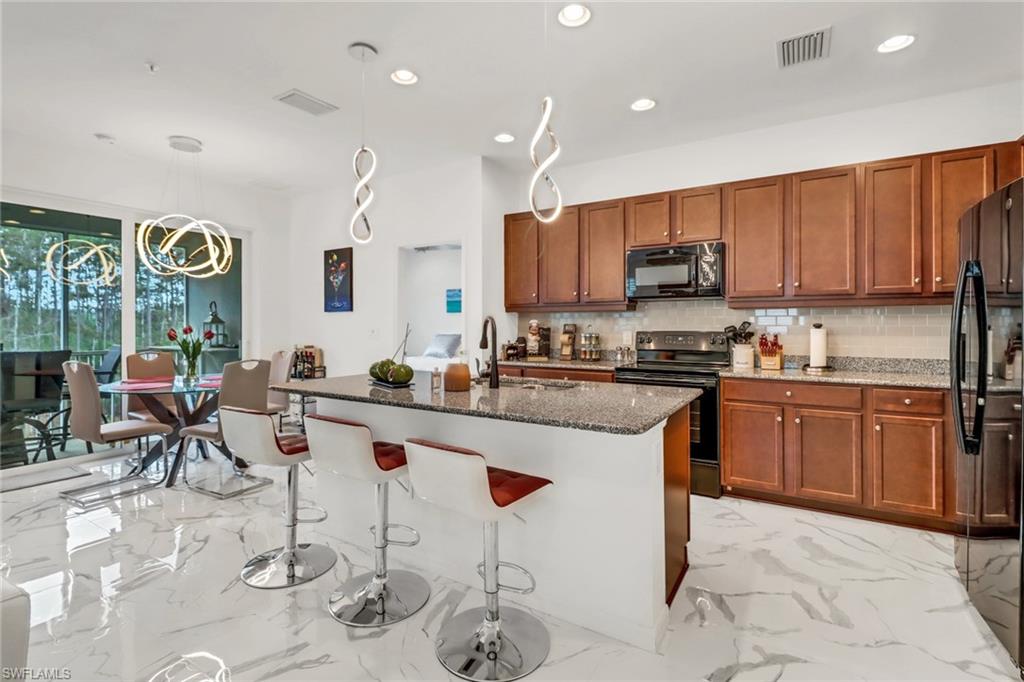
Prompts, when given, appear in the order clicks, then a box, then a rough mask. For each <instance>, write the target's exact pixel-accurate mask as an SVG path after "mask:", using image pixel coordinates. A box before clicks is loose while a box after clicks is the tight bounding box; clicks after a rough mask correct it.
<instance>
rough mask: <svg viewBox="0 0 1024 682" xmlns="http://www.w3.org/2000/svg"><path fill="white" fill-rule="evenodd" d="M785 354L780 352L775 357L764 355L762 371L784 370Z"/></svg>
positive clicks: (762, 357)
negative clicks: (783, 358)
mask: <svg viewBox="0 0 1024 682" xmlns="http://www.w3.org/2000/svg"><path fill="white" fill-rule="evenodd" d="M782 356H783V353H782V351H781V350H780V351H779V352H778V353H776V354H775V355H762V356H761V369H782V365H783V361H782Z"/></svg>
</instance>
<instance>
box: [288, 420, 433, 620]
mask: <svg viewBox="0 0 1024 682" xmlns="http://www.w3.org/2000/svg"><path fill="white" fill-rule="evenodd" d="M305 425H306V438H308V439H309V451H310V453H311V454H312V455H313V459H314V460H316V463H317V471H318V472H320V473H321V474H323V473H324V472H329V473H331V474H335V475H337V476H345V477H348V478H354V479H356V480H360V481H367V482H369V483H373V484H374V486H375V488H374V499H375V502H376V523H375V524H374V525H373V526H372V527H371V528H370V532H371V533H373V548H374V556H373V564H374V568H373V571H372V572H371V573H363V574H362V575H357V576H355V577H353V578H351V579H350V580H348V581H346V582H345V584H343V585H342V586H340V587H339V588H338V589H337V590H335V591H334V593H333V594H332V595H331V598H330V600H329V601H328V603H327V610H328V611H329V612H330V614H331V616H333V617H334V619H335V620H337V621H339V622H341V623H344V624H346V625H352V626H355V627H377V626H381V625H390V624H391V623H397V622H398V621H400V620H404V619H405V618H408V617H409V616H411V615H412V614H414V613H416V612H417V611H419V610H420V608H422V607H423V605H424V604H426V603H427V599H429V598H430V585H428V584H427V581H426V580H424V579H423V577H422V576H419V575H417V574H416V573H413V572H412V571H404V570H400V569H393V570H389V569H388V545H397V546H399V547H413V546H415V545H417V544H419V542H420V536H419V533H417V532H416V531H415V530H413V529H412V528H410V527H409V526H405V525H402V524H398V523H389V522H388V483H389V482H390V481H393V480H394V479H396V478H398V477H399V476H401V475H402V474H404V473H405V472H406V471H408V466H407V465H406V460H405V448H403V447H402V446H401V445H400V444H398V443H386V442H384V441H374V440H373V434H372V433H371V431H370V427H368V426H367V425H365V424H360V423H358V422H352V421H348V420H345V419H339V418H337V417H327V416H323V415H307V416H306V419H305ZM393 528H401V529H403V530H406V531H408V532H410V533H411V534H412V536H413V539H412V540H394V539H392V538H391V537H390V531H391V529H393Z"/></svg>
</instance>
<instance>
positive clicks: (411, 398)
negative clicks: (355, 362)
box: [271, 372, 701, 435]
mask: <svg viewBox="0 0 1024 682" xmlns="http://www.w3.org/2000/svg"><path fill="white" fill-rule="evenodd" d="M414 382H415V383H414V385H413V386H412V387H411V388H404V389H387V388H380V387H377V386H374V385H372V384H371V383H370V377H369V375H367V374H358V375H355V376H346V377H329V378H326V379H307V380H305V381H302V382H293V383H288V384H282V385H276V386H271V388H272V389H274V390H278V391H287V392H289V393H297V394H299V395H305V396H314V397H317V398H334V399H337V400H351V401H355V402H361V403H375V404H379V405H389V406H392V407H405V408H409V409H413V410H428V411H433V412H445V413H449V414H462V415H469V416H472V417H484V418H488V419H501V420H505V421H515V422H524V423H527V424H543V425H546V426H556V427H560V428H566V429H581V430H584V431H601V432H604V433H616V434H623V435H636V434H640V433H644V432H645V431H648V430H650V429H651V428H653V427H654V426H655V425H657V424H658V423H660V422H661V421H662V420H664V419H667V418H668V417H670V416H672V415H673V414H675V413H676V412H677V411H679V410H680V409H681V408H683V407H684V406H686V405H688V404H690V403H691V402H693V401H694V400H696V399H697V397H698V396H700V394H701V391H700V390H699V389H692V388H670V387H661V386H636V385H628V384H612V383H597V382H590V381H555V380H544V379H520V378H518V377H502V378H501V388H500V389H491V388H488V387H487V386H479V385H476V384H474V385H473V387H472V388H471V389H470V390H469V391H465V392H458V393H455V392H449V393H444V392H442V393H440V394H432V393H431V391H430V374H429V372H416V377H415V379H414ZM529 386H533V388H528V387H529ZM538 386H539V387H540V388H538Z"/></svg>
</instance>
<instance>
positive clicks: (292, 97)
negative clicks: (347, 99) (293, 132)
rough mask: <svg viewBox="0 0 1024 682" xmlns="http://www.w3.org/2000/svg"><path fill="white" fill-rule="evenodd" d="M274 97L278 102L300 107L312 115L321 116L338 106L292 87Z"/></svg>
mask: <svg viewBox="0 0 1024 682" xmlns="http://www.w3.org/2000/svg"><path fill="white" fill-rule="evenodd" d="M274 99H276V100H277V101H278V102H283V103H284V104H287V105H288V106H292V107H295V108H296V109H302V110H303V111H305V112H306V113H307V114H313V115H314V116H322V115H323V114H329V113H331V112H332V111H337V110H338V107H336V106H334V105H333V104H331V103H330V102H325V101H323V100H322V99H317V98H316V97H313V95H310V94H307V93H305V92H303V91H302V90H296V89H294V88H293V89H291V90H289V91H288V92H286V93H284V94H281V95H278V96H277V97H275V98H274Z"/></svg>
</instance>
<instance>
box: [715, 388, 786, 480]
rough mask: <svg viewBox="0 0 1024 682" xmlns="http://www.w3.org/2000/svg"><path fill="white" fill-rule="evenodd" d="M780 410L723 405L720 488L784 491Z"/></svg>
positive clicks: (772, 406)
mask: <svg viewBox="0 0 1024 682" xmlns="http://www.w3.org/2000/svg"><path fill="white" fill-rule="evenodd" d="M783 418H784V417H783V408H782V407H779V406H776V405H758V404H753V403H739V402H724V403H722V433H721V441H722V448H721V452H722V462H721V465H722V485H724V486H725V488H726V490H730V489H731V487H732V486H737V487H740V488H748V489H753V490H765V491H769V492H782V491H783V490H784V489H785V476H784V474H785V464H784V457H783V452H784V439H783V424H782V421H783Z"/></svg>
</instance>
